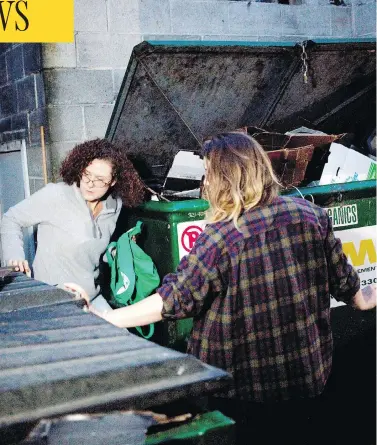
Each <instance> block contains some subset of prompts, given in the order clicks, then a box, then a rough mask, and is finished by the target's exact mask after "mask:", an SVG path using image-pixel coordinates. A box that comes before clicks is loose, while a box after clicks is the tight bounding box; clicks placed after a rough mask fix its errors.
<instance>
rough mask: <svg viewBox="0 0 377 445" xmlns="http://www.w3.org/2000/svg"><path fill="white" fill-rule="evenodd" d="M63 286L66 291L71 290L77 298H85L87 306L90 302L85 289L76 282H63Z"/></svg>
mask: <svg viewBox="0 0 377 445" xmlns="http://www.w3.org/2000/svg"><path fill="white" fill-rule="evenodd" d="M64 288H65V289H66V290H67V291H68V292H73V293H74V294H75V295H76V298H77V299H78V300H80V299H83V300H85V301H86V304H87V305H88V306H89V304H90V300H89V295H88V294H87V293H86V291H85V289H83V288H82V287H81V286H80V285H78V284H76V283H64Z"/></svg>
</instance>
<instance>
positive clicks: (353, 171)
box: [319, 142, 376, 185]
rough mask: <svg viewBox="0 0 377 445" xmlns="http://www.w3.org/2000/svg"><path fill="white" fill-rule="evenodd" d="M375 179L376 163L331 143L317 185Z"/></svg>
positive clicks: (342, 146)
mask: <svg viewBox="0 0 377 445" xmlns="http://www.w3.org/2000/svg"><path fill="white" fill-rule="evenodd" d="M367 179H376V162H375V161H373V160H372V159H370V158H368V156H365V155H363V154H361V153H358V152H357V151H355V150H352V149H351V148H348V147H345V146H344V145H342V144H338V143H336V142H333V143H332V144H331V146H330V155H329V158H328V161H327V164H325V167H324V169H323V172H322V176H321V179H320V181H319V185H324V184H334V183H343V182H352V181H365V180H367Z"/></svg>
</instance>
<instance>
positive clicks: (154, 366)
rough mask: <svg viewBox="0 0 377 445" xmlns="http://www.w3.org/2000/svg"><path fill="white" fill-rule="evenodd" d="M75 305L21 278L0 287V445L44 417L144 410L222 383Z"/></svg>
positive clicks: (226, 378)
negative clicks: (78, 413)
mask: <svg viewBox="0 0 377 445" xmlns="http://www.w3.org/2000/svg"><path fill="white" fill-rule="evenodd" d="M11 297H13V298H14V299H15V300H16V302H15V303H14V304H13V305H12V304H11V303H10V299H11ZM80 303H81V302H80V301H75V300H73V298H72V296H71V295H70V294H68V293H67V292H65V291H63V290H62V289H57V288H56V287H54V286H50V285H48V284H45V283H41V282H39V281H36V280H33V279H31V278H27V277H26V276H25V275H23V274H21V273H12V274H10V275H8V276H7V277H5V279H4V280H3V281H2V282H1V283H0V325H1V332H0V342H1V354H0V388H1V391H0V437H1V438H2V439H3V440H2V441H1V443H10V442H9V441H8V440H6V439H5V438H4V435H5V433H6V432H7V434H13V431H14V428H15V429H16V430H18V428H19V425H20V424H27V423H29V422H34V421H36V420H38V419H41V418H44V417H51V416H58V415H62V414H68V413H73V412H77V411H87V412H93V410H101V411H106V412H108V411H111V410H113V409H119V406H121V407H122V409H140V408H142V409H145V408H148V407H151V406H155V405H161V404H164V403H166V402H167V401H174V400H177V399H184V398H186V397H196V396H197V395H198V394H201V395H203V394H209V393H211V392H214V391H216V390H219V389H220V388H225V387H227V386H228V385H229V382H230V380H231V376H230V375H229V374H228V373H226V372H225V371H223V370H221V369H217V368H214V367H212V366H209V365H207V364H205V363H202V362H200V361H199V360H198V359H196V358H194V357H193V356H191V355H188V354H182V353H180V352H177V351H173V350H171V349H168V348H164V347H162V346H159V345H157V344H155V343H152V342H150V341H147V340H144V339H143V338H139V337H136V336H135V335H133V334H131V333H129V332H128V331H127V330H125V329H120V328H116V327H115V326H113V325H110V324H109V323H107V322H106V321H104V320H103V319H102V318H99V317H96V316H94V315H93V314H89V313H86V312H84V311H83V310H82V309H81V307H80ZM21 431H22V430H21ZM12 443H13V441H12ZM17 443H18V442H17Z"/></svg>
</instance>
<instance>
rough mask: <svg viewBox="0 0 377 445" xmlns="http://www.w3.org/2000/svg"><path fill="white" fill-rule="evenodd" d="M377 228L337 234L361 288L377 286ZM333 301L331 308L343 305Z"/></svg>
mask: <svg viewBox="0 0 377 445" xmlns="http://www.w3.org/2000/svg"><path fill="white" fill-rule="evenodd" d="M376 229H377V226H370V227H358V228H357V229H347V230H338V231H336V232H335V235H336V237H337V238H339V239H340V240H341V242H342V245H343V252H344V253H345V254H346V256H347V259H348V261H349V262H350V263H351V264H352V265H353V267H354V268H355V269H356V270H357V272H358V274H359V276H360V285H361V288H363V287H365V286H368V285H369V284H376V282H377V278H376V256H377V255H376V246H377V234H376ZM342 304H343V303H339V302H337V301H336V300H334V299H331V307H335V306H339V305H342Z"/></svg>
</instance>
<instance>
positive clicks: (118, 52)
mask: <svg viewBox="0 0 377 445" xmlns="http://www.w3.org/2000/svg"><path fill="white" fill-rule="evenodd" d="M140 42H141V36H140V35H139V34H137V35H133V34H113V33H112V34H104V33H101V34H100V33H79V34H78V35H77V55H78V56H77V64H78V66H79V67H80V68H123V67H124V68H126V67H127V64H128V61H129V58H130V55H131V52H132V49H133V47H134V46H135V45H137V44H138V43H140Z"/></svg>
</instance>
